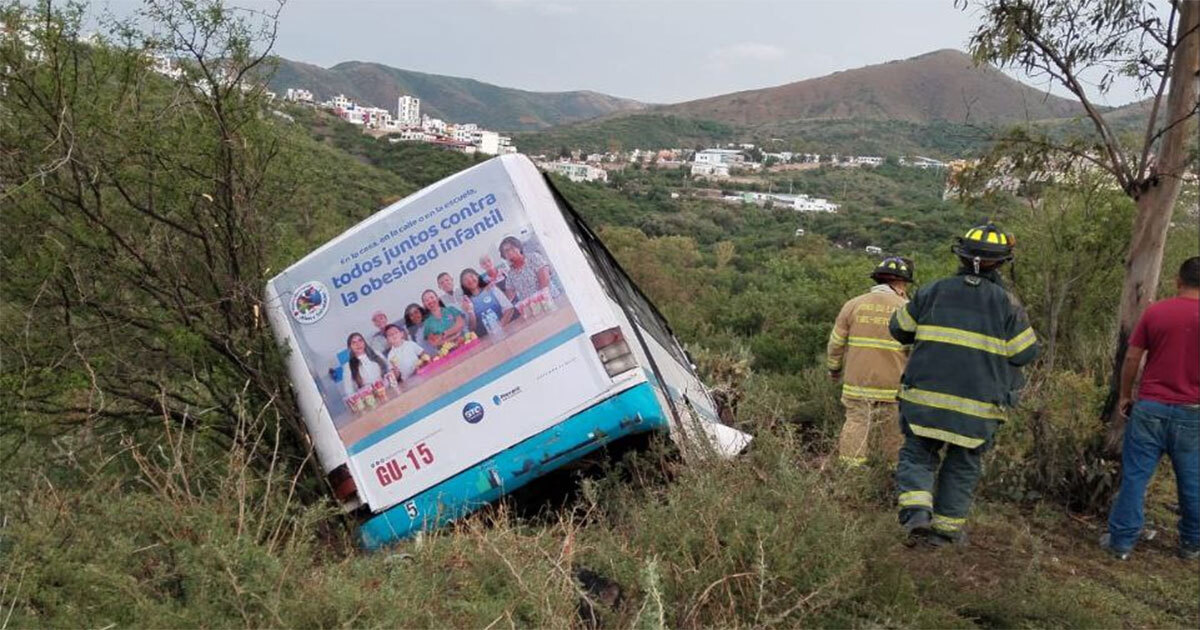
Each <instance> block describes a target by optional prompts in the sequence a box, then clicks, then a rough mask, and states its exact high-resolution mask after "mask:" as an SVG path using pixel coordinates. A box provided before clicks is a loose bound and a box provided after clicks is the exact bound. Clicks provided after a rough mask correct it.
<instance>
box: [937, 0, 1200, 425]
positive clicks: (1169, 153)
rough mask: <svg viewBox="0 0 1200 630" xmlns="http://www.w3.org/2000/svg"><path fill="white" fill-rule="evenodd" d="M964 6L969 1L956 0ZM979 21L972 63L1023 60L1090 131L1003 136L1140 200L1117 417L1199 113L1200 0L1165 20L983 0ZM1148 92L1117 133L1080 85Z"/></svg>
mask: <svg viewBox="0 0 1200 630" xmlns="http://www.w3.org/2000/svg"><path fill="white" fill-rule="evenodd" d="M956 1H957V2H958V3H961V6H964V7H965V6H966V5H967V4H968V0H956ZM979 5H980V6H981V7H982V9H983V15H984V19H983V23H982V24H981V25H980V26H979V28H978V29H977V30H976V31H975V33H974V34H973V35H972V37H971V50H972V53H973V54H974V56H975V59H976V60H977V61H978V62H987V63H993V64H996V65H999V66H1001V67H1012V68H1020V69H1021V70H1024V71H1025V72H1026V73H1028V74H1030V75H1031V76H1034V77H1040V78H1047V79H1049V80H1051V81H1053V82H1054V83H1056V84H1057V85H1059V86H1061V87H1062V88H1064V89H1066V90H1067V91H1069V92H1070V93H1071V94H1072V95H1074V96H1075V98H1077V99H1079V101H1080V103H1081V105H1082V107H1083V110H1084V116H1085V118H1086V120H1087V121H1089V122H1090V125H1091V127H1092V129H1093V131H1094V134H1092V135H1091V136H1090V137H1088V138H1081V137H1068V138H1056V137H1053V136H1051V135H1048V134H1046V133H1039V132H1035V131H1031V130H1027V129H1026V130H1019V131H1016V132H1014V133H1013V134H1012V135H1010V136H1009V137H1008V138H1007V141H1008V142H1009V143H1010V144H1012V145H1015V146H1021V147H1024V148H1026V149H1032V150H1035V151H1038V152H1040V153H1041V154H1042V155H1051V156H1052V155H1054V154H1058V155H1062V154H1067V155H1070V156H1072V157H1073V158H1075V159H1077V160H1082V161H1085V162H1088V163H1090V164H1092V165H1094V166H1095V167H1097V168H1099V169H1101V170H1103V171H1105V172H1107V173H1108V174H1110V175H1111V176H1112V177H1113V178H1114V179H1115V180H1116V182H1117V184H1118V185H1119V186H1120V189H1121V190H1122V191H1123V192H1124V194H1125V195H1127V196H1128V197H1129V198H1131V199H1133V201H1134V202H1135V203H1136V205H1137V211H1136V213H1135V214H1134V218H1133V231H1132V236H1131V238H1130V241H1129V248H1128V251H1127V252H1126V257H1125V276H1124V280H1123V283H1122V287H1121V300H1120V306H1119V310H1118V312H1117V325H1118V333H1117V349H1116V353H1115V357H1114V363H1113V372H1112V379H1111V382H1110V393H1109V399H1108V402H1107V404H1106V408H1105V412H1104V413H1105V416H1107V417H1110V418H1112V419H1113V420H1115V421H1114V422H1113V423H1112V424H1111V426H1112V427H1113V429H1114V431H1119V430H1120V428H1121V427H1122V425H1123V423H1122V422H1121V418H1120V411H1119V410H1116V409H1115V407H1116V404H1115V403H1116V388H1117V386H1118V380H1119V375H1120V369H1121V364H1122V363H1123V362H1124V359H1125V351H1126V347H1127V345H1128V339H1129V335H1130V334H1131V332H1132V330H1133V326H1134V325H1135V324H1136V323H1137V319H1138V317H1140V316H1141V313H1142V311H1143V310H1144V309H1145V307H1146V306H1147V305H1148V304H1149V302H1150V300H1151V299H1153V297H1154V291H1155V289H1156V288H1157V287H1158V280H1159V272H1160V270H1161V268H1162V259H1163V247H1164V244H1165V242H1166V236H1167V228H1168V227H1169V223H1170V219H1171V214H1172V210H1173V209H1174V206H1175V202H1176V199H1177V198H1178V196H1179V190H1180V185H1181V183H1182V181H1183V176H1184V174H1185V169H1186V167H1187V164H1188V162H1189V159H1188V155H1187V149H1186V147H1185V141H1186V139H1187V137H1188V128H1189V127H1190V126H1191V125H1192V124H1194V123H1195V119H1196V112H1197V98H1196V96H1197V94H1196V90H1197V87H1196V82H1197V79H1196V76H1197V72H1198V71H1200V2H1196V1H1195V0H1171V2H1170V8H1169V10H1168V15H1167V18H1166V19H1165V20H1164V19H1163V18H1162V17H1161V16H1160V15H1159V13H1158V11H1157V10H1156V9H1155V7H1154V6H1152V5H1151V4H1150V3H1149V2H1144V1H1142V0H1077V1H1072V2H1061V1H1058V0H982V1H981V2H980V3H979ZM1122 77H1124V78H1126V79H1132V80H1134V81H1136V83H1137V85H1138V88H1139V93H1140V94H1141V95H1143V96H1145V97H1147V99H1148V100H1147V109H1148V110H1149V116H1148V119H1147V121H1146V126H1145V129H1144V130H1143V131H1142V132H1141V133H1139V134H1138V135H1137V137H1136V138H1135V139H1133V140H1132V141H1130V140H1129V139H1127V138H1123V137H1122V135H1121V134H1119V133H1118V132H1117V131H1116V130H1115V128H1114V125H1113V121H1112V120H1110V119H1109V116H1108V115H1106V113H1105V111H1103V109H1102V108H1101V107H1099V106H1098V105H1097V104H1096V103H1095V102H1094V101H1093V100H1092V98H1091V96H1089V94H1088V93H1087V90H1086V89H1085V85H1087V84H1089V83H1091V82H1092V81H1093V80H1094V81H1096V85H1097V88H1098V89H1099V91H1100V92H1101V93H1105V92H1107V91H1108V90H1109V89H1110V88H1111V87H1112V85H1113V83H1114V81H1116V80H1117V79H1119V78H1122Z"/></svg>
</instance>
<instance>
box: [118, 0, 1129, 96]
mask: <svg viewBox="0 0 1200 630" xmlns="http://www.w3.org/2000/svg"><path fill="white" fill-rule="evenodd" d="M231 3H232V4H236V5H238V6H243V7H248V8H264V7H269V6H272V5H273V4H274V0H232V2H231ZM100 4H107V5H108V6H109V8H110V9H111V10H112V11H113V12H115V13H118V14H120V13H123V12H126V11H129V10H130V9H131V8H133V7H136V6H138V4H139V2H138V0H106V1H105V0H101V2H100ZM977 23H978V18H977V16H976V15H975V13H974V9H973V8H968V9H966V10H963V9H960V8H956V7H955V6H954V1H953V0H892V1H884V0H637V1H634V0H386V1H385V0H288V1H287V3H286V5H285V6H284V8H283V10H282V13H281V15H280V24H279V36H278V40H277V42H276V45H275V50H276V52H277V53H278V54H279V55H281V56H283V57H287V58H289V59H293V60H297V61H304V62H308V63H313V64H316V65H319V66H325V67H328V66H332V65H335V64H337V63H339V62H342V61H371V62H379V63H383V64H386V65H389V66H395V67H398V68H404V69H407V70H417V71H421V72H429V73H433V74H445V75H451V76H459V77H469V78H473V79H478V80H480V81H485V82H487V83H493V84H496V85H501V86H504V87H514V88H521V89H526V90H535V91H565V90H594V91H597V92H602V93H605V94H611V95H614V96H622V97H626V98H633V99H637V100H639V101H643V102H650V103H674V102H680V101H686V100H691V99H696V98H702V97H706V96H715V95H718V94H725V93H729V92H735V91H738V90H746V89H754V88H761V87H769V86H774V85H782V84H785V83H791V82H793V81H799V80H802V79H808V78H813V77H818V76H823V75H826V74H829V73H832V72H836V71H839V70H847V69H851V68H857V67H861V66H865V65H870V64H875V63H882V62H885V61H891V60H894V59H904V58H908V57H913V56H916V55H920V54H922V53H926V52H931V51H934V50H938V49H942V48H956V49H959V50H965V49H966V47H967V42H968V39H969V37H970V34H971V32H972V30H973V29H974V27H975V25H976V24H977ZM1014 76H1016V77H1017V78H1019V79H1023V80H1026V82H1027V83H1031V84H1033V85H1035V87H1040V88H1042V89H1047V88H1049V87H1050V86H1047V85H1045V84H1042V85H1038V84H1037V83H1034V82H1031V81H1028V80H1027V79H1024V78H1023V77H1021V76H1020V75H1014ZM1051 91H1052V92H1053V93H1056V94H1060V95H1063V92H1062V91H1061V90H1056V89H1055V90H1051ZM1135 97H1136V95H1135V94H1134V92H1133V88H1132V86H1128V85H1119V86H1117V87H1116V88H1115V89H1114V90H1112V91H1111V92H1109V93H1108V94H1107V96H1106V97H1097V98H1098V101H1099V102H1100V103H1102V104H1108V105H1121V104H1124V103H1127V102H1130V101H1132V100H1135Z"/></svg>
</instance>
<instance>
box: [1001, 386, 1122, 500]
mask: <svg viewBox="0 0 1200 630" xmlns="http://www.w3.org/2000/svg"><path fill="white" fill-rule="evenodd" d="M1106 393H1107V392H1106V391H1104V390H1103V389H1101V388H1100V387H1097V386H1096V378H1095V377H1094V376H1092V375H1090V374H1079V373H1075V372H1067V371H1057V372H1050V373H1035V374H1034V375H1033V376H1032V377H1031V379H1030V384H1029V386H1028V387H1027V388H1026V390H1025V394H1024V397H1025V402H1024V403H1023V404H1022V406H1021V408H1020V409H1019V410H1018V411H1017V412H1015V413H1012V414H1010V419H1009V421H1008V422H1007V423H1006V424H1005V426H1004V427H1002V428H1001V430H1000V432H999V433H998V435H997V439H996V447H995V449H994V450H993V452H992V453H991V454H990V455H989V460H990V464H989V466H988V472H987V475H986V477H985V479H984V490H985V492H987V493H988V494H990V495H991V496H993V497H996V498H1003V499H1009V500H1016V501H1037V500H1042V499H1049V500H1053V501H1056V502H1059V503H1061V504H1063V505H1066V506H1067V507H1068V508H1070V509H1073V510H1076V511H1083V512H1093V513H1103V512H1104V511H1106V510H1107V509H1108V507H1109V506H1108V497H1110V496H1111V492H1112V491H1113V490H1114V489H1115V488H1116V486H1117V483H1118V481H1119V472H1118V466H1117V465H1118V462H1116V461H1113V460H1109V459H1106V458H1104V457H1103V456H1102V455H1101V453H1102V448H1101V447H1102V442H1103V439H1104V434H1105V426H1104V424H1103V422H1102V421H1101V417H1100V410H1101V408H1102V407H1103V404H1104V397H1105V395H1106Z"/></svg>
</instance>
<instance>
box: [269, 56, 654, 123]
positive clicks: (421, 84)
mask: <svg viewBox="0 0 1200 630" xmlns="http://www.w3.org/2000/svg"><path fill="white" fill-rule="evenodd" d="M276 61H277V68H276V70H275V73H274V75H273V76H272V77H271V79H270V81H269V82H268V84H269V86H270V89H272V90H274V91H275V92H277V93H279V94H283V92H284V91H286V90H287V88H289V87H294V88H304V89H307V90H311V91H312V93H313V95H314V96H316V97H317V98H318V99H320V100H324V99H327V98H330V97H332V96H334V95H336V94H345V95H346V96H349V97H350V98H352V99H354V100H356V101H358V102H359V103H362V104H364V105H373V106H375V107H384V108H387V109H389V110H393V111H394V110H395V109H396V99H397V98H398V97H400V95H402V94H409V95H412V96H416V97H417V98H419V99H421V111H422V112H423V113H427V114H429V115H430V116H434V117H437V118H442V119H444V120H447V121H450V122H474V123H479V124H480V125H482V126H484V127H488V128H491V129H497V130H501V131H526V130H534V129H544V128H546V127H551V126H553V125H559V124H563V123H569V122H574V121H579V120H584V119H588V118H594V117H596V116H602V115H604V114H611V113H614V112H620V111H628V110H637V109H642V108H644V107H646V105H645V104H643V103H639V102H638V101H634V100H630V99H625V98H618V97H615V96H609V95H607V94H600V93H598V92H590V91H586V90H584V91H575V92H529V91H526V90H518V89H513V88H506V87H500V86H497V85H491V84H489V83H483V82H482V81H476V80H474V79H463V78H458V77H448V76H442V75H437V74H427V73H424V72H414V71H411V70H401V69H400V68H393V67H390V66H385V65H383V64H378V63H365V62H361V61H347V62H345V63H339V64H338V65H336V66H333V67H332V68H322V67H320V66H314V65H312V64H307V63H302V62H299V61H292V60H289V59H283V58H279V59H277V60H276Z"/></svg>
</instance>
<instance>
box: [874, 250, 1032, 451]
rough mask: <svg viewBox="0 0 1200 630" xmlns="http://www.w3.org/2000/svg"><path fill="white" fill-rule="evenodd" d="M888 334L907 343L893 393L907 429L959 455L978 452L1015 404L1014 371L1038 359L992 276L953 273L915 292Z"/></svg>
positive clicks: (1017, 379) (1016, 308)
mask: <svg viewBox="0 0 1200 630" xmlns="http://www.w3.org/2000/svg"><path fill="white" fill-rule="evenodd" d="M889 328H890V331H891V334H892V336H893V337H895V339H896V340H897V341H900V342H903V343H913V344H914V345H913V347H912V351H911V353H910V356H909V360H908V366H907V367H906V369H905V371H904V376H903V378H902V379H901V391H900V412H901V413H902V414H903V415H904V418H905V420H907V421H908V424H909V427H910V428H911V429H912V431H913V433H915V434H917V435H920V436H922V437H928V438H932V439H936V440H942V441H943V442H949V443H952V444H957V445H959V446H963V447H966V448H976V447H978V446H980V445H982V444H983V443H984V442H985V441H986V440H987V439H988V438H990V437H991V436H992V434H993V433H994V432H995V430H996V426H997V425H998V423H999V422H1001V421H1003V420H1004V416H1005V409H1006V408H1008V407H1013V406H1015V405H1016V404H1017V402H1018V393H1019V390H1020V389H1021V387H1022V386H1023V384H1024V381H1023V379H1022V377H1021V370H1020V366H1022V365H1025V364H1026V363H1029V362H1030V361H1032V360H1033V359H1034V357H1036V356H1037V350H1038V347H1037V336H1036V335H1035V334H1034V332H1033V329H1032V328H1030V326H1029V320H1028V319H1027V318H1026V316H1025V310H1024V309H1023V308H1021V306H1020V305H1019V304H1018V303H1017V301H1016V299H1015V298H1014V297H1013V296H1012V295H1011V294H1010V293H1009V292H1008V291H1006V290H1005V289H1004V287H1003V286H1002V285H1001V284H1000V277H999V275H998V274H997V273H996V272H994V271H992V272H988V273H984V274H980V275H975V274H972V273H970V272H969V271H968V270H960V271H959V273H958V275H955V276H951V277H949V278H943V279H942V280H938V281H937V282H935V283H933V284H931V285H929V286H927V287H924V288H922V289H921V290H920V291H918V292H917V293H916V295H914V296H913V298H912V300H911V301H910V302H909V303H908V305H907V306H906V307H905V308H902V309H900V310H898V311H896V313H895V315H893V317H892V320H891V323H890V325H889Z"/></svg>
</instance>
